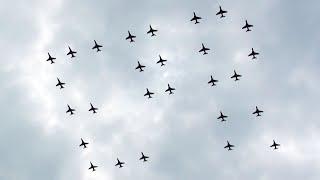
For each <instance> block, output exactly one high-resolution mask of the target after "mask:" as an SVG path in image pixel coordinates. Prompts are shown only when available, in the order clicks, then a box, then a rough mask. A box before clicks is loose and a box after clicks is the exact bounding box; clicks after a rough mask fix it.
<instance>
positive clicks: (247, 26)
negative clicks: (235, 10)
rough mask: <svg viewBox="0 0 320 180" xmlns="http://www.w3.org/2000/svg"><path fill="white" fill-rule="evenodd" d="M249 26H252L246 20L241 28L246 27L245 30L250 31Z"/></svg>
mask: <svg viewBox="0 0 320 180" xmlns="http://www.w3.org/2000/svg"><path fill="white" fill-rule="evenodd" d="M251 27H253V25H252V24H249V23H248V21H247V20H246V24H245V25H244V26H243V27H242V29H246V32H248V31H251V29H250V28H251Z"/></svg>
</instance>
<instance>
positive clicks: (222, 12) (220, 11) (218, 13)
mask: <svg viewBox="0 0 320 180" xmlns="http://www.w3.org/2000/svg"><path fill="white" fill-rule="evenodd" d="M227 12H228V11H225V10H222V8H221V6H219V11H218V12H217V14H216V15H217V16H218V15H220V18H223V17H226V16H225V15H224V14H225V13H227Z"/></svg>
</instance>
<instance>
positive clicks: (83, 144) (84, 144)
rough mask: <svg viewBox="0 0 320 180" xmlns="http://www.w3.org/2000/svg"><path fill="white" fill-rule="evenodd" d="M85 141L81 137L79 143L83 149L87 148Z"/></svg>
mask: <svg viewBox="0 0 320 180" xmlns="http://www.w3.org/2000/svg"><path fill="white" fill-rule="evenodd" d="M87 144H89V143H87V142H84V141H83V139H82V138H81V144H80V145H79V146H80V147H81V146H83V149H85V148H87Z"/></svg>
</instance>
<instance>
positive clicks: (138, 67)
mask: <svg viewBox="0 0 320 180" xmlns="http://www.w3.org/2000/svg"><path fill="white" fill-rule="evenodd" d="M145 67H146V66H144V65H141V64H140V62H139V61H138V66H137V67H136V69H140V72H142V71H144V70H143V68H145Z"/></svg>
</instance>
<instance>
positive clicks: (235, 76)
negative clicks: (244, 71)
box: [231, 70, 241, 81]
mask: <svg viewBox="0 0 320 180" xmlns="http://www.w3.org/2000/svg"><path fill="white" fill-rule="evenodd" d="M233 72H234V74H233V76H231V78H235V80H234V81H238V80H240V79H239V77H241V75H240V74H237V72H236V70H234V71H233Z"/></svg>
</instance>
